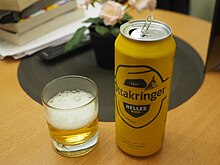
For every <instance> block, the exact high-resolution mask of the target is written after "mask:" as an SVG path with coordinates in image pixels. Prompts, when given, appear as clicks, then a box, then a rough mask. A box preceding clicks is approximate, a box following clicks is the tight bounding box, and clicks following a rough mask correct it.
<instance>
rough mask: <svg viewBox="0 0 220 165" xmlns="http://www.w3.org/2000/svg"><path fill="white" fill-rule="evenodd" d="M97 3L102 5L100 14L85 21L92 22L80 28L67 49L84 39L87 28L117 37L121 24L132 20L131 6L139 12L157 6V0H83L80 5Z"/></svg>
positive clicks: (67, 45)
mask: <svg viewBox="0 0 220 165" xmlns="http://www.w3.org/2000/svg"><path fill="white" fill-rule="evenodd" d="M95 3H99V4H100V5H101V9H100V13H99V16H98V17H96V18H89V19H87V20H85V21H84V23H90V25H89V26H88V27H86V26H83V27H81V28H79V29H78V30H77V31H76V32H75V34H74V36H73V38H72V39H71V40H70V41H69V42H68V43H67V44H66V47H65V49H66V51H68V50H71V49H72V48H73V47H75V46H76V45H78V44H79V43H80V42H81V40H82V39H83V36H84V32H85V31H86V30H87V29H93V30H94V31H95V32H96V33H98V34H99V35H101V36H105V35H110V36H113V37H117V35H118V34H119V32H120V25H122V24H123V23H125V22H127V21H129V20H131V16H130V15H129V14H128V13H127V11H128V9H129V8H130V7H133V8H135V9H136V10H137V11H138V12H141V11H142V10H144V9H148V10H153V9H155V8H156V3H157V1H156V0H81V3H80V6H82V7H86V8H88V6H89V5H92V6H93V7H94V6H95Z"/></svg>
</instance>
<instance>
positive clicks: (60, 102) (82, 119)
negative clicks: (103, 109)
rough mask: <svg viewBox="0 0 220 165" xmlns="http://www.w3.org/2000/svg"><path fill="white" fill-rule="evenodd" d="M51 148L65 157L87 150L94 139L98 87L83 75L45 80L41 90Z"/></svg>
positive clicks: (94, 144)
mask: <svg viewBox="0 0 220 165" xmlns="http://www.w3.org/2000/svg"><path fill="white" fill-rule="evenodd" d="M41 99H42V104H43V106H44V109H45V114H46V120H47V124H48V128H49V133H50V137H51V140H52V146H53V149H54V150H55V151H56V152H57V153H59V154H61V155H63V156H67V157H78V156H81V155H84V154H86V153H88V152H90V151H91V150H92V149H93V148H94V147H95V146H96V144H97V141H98V109H99V105H98V88H97V86H96V84H95V83H94V82H93V81H92V80H90V79H89V78H87V77H83V76H78V75H69V76H64V77H60V78H57V79H54V80H52V81H51V82H49V83H48V84H47V85H46V86H45V87H44V89H43V91H42V94H41Z"/></svg>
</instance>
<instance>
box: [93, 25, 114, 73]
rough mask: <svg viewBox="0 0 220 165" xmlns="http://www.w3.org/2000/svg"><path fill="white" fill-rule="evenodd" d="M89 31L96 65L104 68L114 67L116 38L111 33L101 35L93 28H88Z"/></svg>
mask: <svg viewBox="0 0 220 165" xmlns="http://www.w3.org/2000/svg"><path fill="white" fill-rule="evenodd" d="M89 31H90V36H91V40H92V44H93V48H94V52H95V57H96V62H97V65H98V66H100V67H101V68H104V69H114V59H115V58H114V54H115V52H114V43H115V39H116V38H115V37H114V36H111V35H104V36H101V35H100V34H98V33H96V32H95V31H94V30H93V29H89Z"/></svg>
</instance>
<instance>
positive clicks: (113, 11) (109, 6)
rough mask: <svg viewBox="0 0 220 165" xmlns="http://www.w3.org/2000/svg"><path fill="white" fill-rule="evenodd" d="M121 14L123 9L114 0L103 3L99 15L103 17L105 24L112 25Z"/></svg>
mask: <svg viewBox="0 0 220 165" xmlns="http://www.w3.org/2000/svg"><path fill="white" fill-rule="evenodd" d="M123 16H124V10H123V9H122V5H121V4H120V3H117V2H114V1H107V2H106V3H104V4H103V6H102V8H101V11H100V14H99V17H100V18H103V19H104V20H103V21H104V24H105V25H106V26H108V25H112V26H114V25H115V24H116V23H117V21H118V20H120V19H122V18H123Z"/></svg>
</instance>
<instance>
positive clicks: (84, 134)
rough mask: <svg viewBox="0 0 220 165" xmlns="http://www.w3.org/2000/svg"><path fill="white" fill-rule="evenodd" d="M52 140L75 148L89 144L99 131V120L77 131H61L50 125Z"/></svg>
mask: <svg viewBox="0 0 220 165" xmlns="http://www.w3.org/2000/svg"><path fill="white" fill-rule="evenodd" d="M48 128H49V131H50V136H51V138H52V139H53V140H54V141H56V142H58V143H60V144H63V145H68V146H73V145H78V144H82V143H85V142H87V141H88V140H89V139H91V138H92V137H93V136H94V135H95V134H96V133H97V131H98V119H97V118H96V119H95V120H94V121H93V122H92V123H90V124H89V125H87V126H85V127H83V128H79V129H76V130H74V129H73V130H65V129H59V128H56V127H54V126H52V125H51V124H49V123H48Z"/></svg>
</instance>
